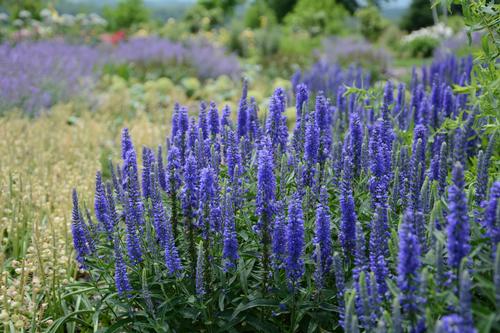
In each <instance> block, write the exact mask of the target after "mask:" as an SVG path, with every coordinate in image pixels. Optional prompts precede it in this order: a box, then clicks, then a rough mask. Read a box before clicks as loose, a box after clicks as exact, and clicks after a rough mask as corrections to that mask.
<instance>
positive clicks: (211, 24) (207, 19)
mask: <svg viewBox="0 0 500 333" xmlns="http://www.w3.org/2000/svg"><path fill="white" fill-rule="evenodd" d="M184 19H185V21H186V22H187V23H188V26H189V30H190V31H191V32H192V33H196V32H198V31H205V30H210V29H213V28H215V27H217V26H220V25H221V24H222V23H224V11H223V10H222V9H221V8H219V7H214V8H206V7H204V6H202V5H200V4H197V5H195V6H193V7H191V9H189V10H188V12H187V13H186V15H185V17H184Z"/></svg>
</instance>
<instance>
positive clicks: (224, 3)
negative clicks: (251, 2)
mask: <svg viewBox="0 0 500 333" xmlns="http://www.w3.org/2000/svg"><path fill="white" fill-rule="evenodd" d="M242 2H244V1H242V0H199V1H198V4H199V5H200V6H202V7H204V8H206V9H209V10H210V9H216V8H218V9H220V10H222V12H223V13H224V15H228V14H231V13H232V12H233V11H234V9H235V7H236V6H237V5H239V4H241V3H242Z"/></svg>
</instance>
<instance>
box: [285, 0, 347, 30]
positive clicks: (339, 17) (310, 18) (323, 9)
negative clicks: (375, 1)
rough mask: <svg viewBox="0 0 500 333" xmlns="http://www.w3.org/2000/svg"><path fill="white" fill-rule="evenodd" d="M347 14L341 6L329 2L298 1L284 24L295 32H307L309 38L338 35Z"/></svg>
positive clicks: (318, 0)
mask: <svg viewBox="0 0 500 333" xmlns="http://www.w3.org/2000/svg"><path fill="white" fill-rule="evenodd" d="M348 15H349V14H348V13H347V11H346V10H345V9H344V7H343V6H341V5H338V4H337V3H336V2H335V1H331V0H299V1H298V3H297V5H296V6H295V8H294V10H293V12H291V13H290V14H288V15H287V16H286V17H285V23H286V25H287V26H288V27H290V28H291V29H293V30H295V31H300V30H303V31H307V32H308V33H309V34H310V35H311V36H318V35H321V34H332V35H336V34H339V33H340V32H342V31H343V30H344V25H345V24H344V19H345V18H346V17H347V16H348Z"/></svg>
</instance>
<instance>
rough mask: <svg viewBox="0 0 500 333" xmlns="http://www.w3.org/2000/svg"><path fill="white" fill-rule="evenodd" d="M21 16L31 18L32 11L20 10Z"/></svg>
mask: <svg viewBox="0 0 500 333" xmlns="http://www.w3.org/2000/svg"><path fill="white" fill-rule="evenodd" d="M19 17H20V18H22V19H29V18H30V17H31V13H30V12H29V11H27V10H24V9H23V10H21V11H20V12H19Z"/></svg>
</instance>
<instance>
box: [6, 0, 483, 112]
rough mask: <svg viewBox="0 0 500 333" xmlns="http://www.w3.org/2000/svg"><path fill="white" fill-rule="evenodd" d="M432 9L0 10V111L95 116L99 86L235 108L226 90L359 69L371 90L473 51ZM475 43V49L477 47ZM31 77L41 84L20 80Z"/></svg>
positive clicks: (320, 2) (206, 4)
mask: <svg viewBox="0 0 500 333" xmlns="http://www.w3.org/2000/svg"><path fill="white" fill-rule="evenodd" d="M431 2H432V1H430V0H198V1H196V0H106V1H101V0H52V1H43V0H15V1H14V0H1V1H0V40H1V41H2V51H0V52H3V54H4V55H5V56H6V57H8V56H7V53H6V52H7V50H9V54H10V57H11V58H14V59H15V60H13V59H10V61H12V62H14V64H8V61H9V60H7V59H4V60H3V61H2V64H1V65H0V66H1V67H2V68H0V75H2V76H3V77H4V78H3V79H2V81H0V82H1V83H0V84H1V85H2V86H1V87H2V92H1V93H0V96H2V97H3V98H2V101H1V102H0V112H6V111H8V110H10V109H13V108H16V107H17V108H20V109H22V111H23V112H25V113H28V114H32V115H34V114H38V113H40V112H43V110H44V109H48V108H50V107H51V106H53V105H54V104H56V103H57V102H60V101H68V100H70V99H73V98H74V97H82V95H83V96H84V97H85V99H89V100H88V102H90V106H92V107H93V106H95V105H96V103H97V104H98V103H100V102H102V98H101V101H99V99H100V98H97V99H95V98H94V99H92V98H89V97H88V95H85V94H83V93H84V92H87V93H88V92H89V89H90V90H92V92H93V93H95V92H96V90H95V88H96V87H97V88H103V87H106V89H104V92H106V93H108V92H113V91H115V90H116V89H118V88H119V89H122V88H133V89H131V91H130V93H131V94H132V95H137V96H138V97H144V96H142V95H141V94H140V93H138V94H136V93H137V92H138V91H140V90H141V89H142V90H144V89H146V90H148V91H149V90H153V91H155V92H156V91H158V92H159V93H162V92H163V93H165V92H167V90H168V89H166V88H169V89H173V90H171V91H170V92H174V93H167V94H165V96H162V97H164V99H163V101H165V98H167V97H168V96H176V99H177V100H180V101H183V100H185V99H195V100H200V99H204V98H205V99H206V98H208V96H210V95H214V91H216V92H217V96H219V98H220V99H221V100H227V101H230V100H231V99H232V98H233V97H234V96H235V95H236V92H234V91H232V90H231V88H235V85H233V84H231V83H230V81H232V80H235V79H236V80H237V81H239V79H240V78H241V77H243V76H245V77H247V78H248V79H249V80H250V87H251V89H254V88H255V90H257V91H256V94H255V96H256V98H257V100H260V99H259V97H264V96H267V95H269V94H270V92H271V91H272V89H273V88H274V87H275V86H276V85H289V84H290V83H288V82H289V80H290V79H291V78H292V77H293V76H294V75H295V77H299V73H302V78H304V77H305V76H304V75H305V74H306V73H307V71H308V70H310V69H311V68H313V65H314V64H318V63H321V64H322V65H323V66H333V65H339V66H343V67H348V66H349V65H353V64H354V65H356V66H362V67H363V68H364V69H365V70H368V71H369V72H370V74H371V79H372V81H374V82H375V81H377V80H379V79H385V78H395V79H400V80H405V79H407V78H408V77H409V74H410V72H411V68H412V66H421V65H422V64H426V63H429V62H430V60H429V59H430V58H431V57H433V56H441V57H442V56H445V55H446V54H451V53H453V54H455V55H456V56H463V55H466V54H469V53H471V51H472V50H471V48H470V46H469V45H468V43H467V35H466V32H465V29H464V24H463V20H462V17H461V9H460V7H459V6H452V7H451V12H450V11H448V10H445V8H444V7H445V5H444V1H443V2H442V3H440V2H439V1H437V2H435V5H434V6H433V7H432V9H431ZM451 13H452V14H451ZM471 38H472V44H473V45H474V43H477V41H478V40H479V36H478V34H472V35H471ZM28 42H30V43H28ZM54 43H55V44H57V46H55V45H53V44H54ZM28 48H29V49H30V51H29V52H28V50H27V49H28ZM49 49H50V50H51V51H50V52H46V51H45V50H49ZM11 51H17V52H18V53H19V54H26V53H31V54H37V55H38V56H37V58H36V59H37V61H33V59H32V57H30V59H29V61H28V60H26V62H28V63H26V64H23V63H22V59H19V58H22V55H20V56H19V57H14V56H13V55H12V54H13V53H14V52H11ZM49 53H50V56H49ZM44 56H46V57H49V58H50V60H49V59H46V60H43V59H44ZM68 59H71V61H69V60H68ZM34 62H39V64H34ZM49 62H50V64H49ZM173 64H175V66H171V65H173ZM16 66H17V67H16ZM28 67H29V68H31V72H32V73H37V74H36V75H30V74H29V73H23V75H17V74H16V73H15V71H19V70H20V68H24V69H26V68H28ZM16 68H17V69H16ZM6 76H9V77H10V79H9V80H7V79H5V77H6ZM63 76H64V79H61V78H62V77H63ZM16 77H17V78H16ZM40 77H43V80H42V81H43V82H40ZM37 78H38V79H37ZM255 81H257V82H255ZM292 81H293V80H292ZM83 82H84V83H85V84H84V85H83ZM145 83H147V84H145ZM254 83H255V84H254ZM155 87H156V88H158V89H154V88H155ZM174 88H178V89H174ZM206 89H207V90H208V91H205V90H206ZM129 90H130V89H129ZM23 91H24V92H23ZM97 91H99V92H103V89H98V90H97ZM76 92H78V93H76ZM93 95H95V94H93ZM146 95H148V94H146ZM149 95H151V94H149ZM149 95H148V96H146V97H150V96H149ZM94 97H95V96H94ZM77 99H78V98H77ZM139 99H141V98H139ZM146 99H148V98H146ZM167 99H168V98H167ZM134 102H137V103H134ZM147 102H148V101H146V102H145V103H146V104H148V103H147ZM156 102H157V101H153V103H152V104H151V103H149V104H150V105H149V106H152V105H156V104H157V103H156ZM141 103H142V102H141V101H133V102H131V104H132V108H136V107H137V106H138V107H147V105H142V104H141Z"/></svg>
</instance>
